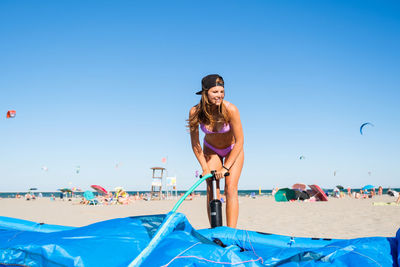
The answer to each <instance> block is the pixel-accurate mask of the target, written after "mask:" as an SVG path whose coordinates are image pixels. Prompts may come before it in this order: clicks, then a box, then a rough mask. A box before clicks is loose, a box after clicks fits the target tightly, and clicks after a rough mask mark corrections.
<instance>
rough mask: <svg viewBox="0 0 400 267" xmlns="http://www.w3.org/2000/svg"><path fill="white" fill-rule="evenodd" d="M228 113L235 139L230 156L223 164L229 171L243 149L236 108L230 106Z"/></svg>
mask: <svg viewBox="0 0 400 267" xmlns="http://www.w3.org/2000/svg"><path fill="white" fill-rule="evenodd" d="M228 112H229V119H230V125H231V128H232V131H233V136H234V137H235V146H234V147H233V149H232V151H231V154H230V156H229V157H228V158H227V160H226V161H225V162H224V166H225V167H226V168H228V169H230V168H231V167H232V165H233V164H234V163H235V161H236V159H237V157H238V156H239V154H240V152H241V151H242V149H243V143H244V137H243V128H242V122H241V121H240V114H239V110H238V108H237V107H236V106H235V105H233V104H230V105H229V109H228Z"/></svg>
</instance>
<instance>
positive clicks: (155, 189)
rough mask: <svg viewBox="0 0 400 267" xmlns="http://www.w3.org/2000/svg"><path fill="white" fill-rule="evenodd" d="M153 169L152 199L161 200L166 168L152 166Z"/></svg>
mask: <svg viewBox="0 0 400 267" xmlns="http://www.w3.org/2000/svg"><path fill="white" fill-rule="evenodd" d="M150 169H151V170H153V176H152V179H153V180H152V181H151V192H150V199H159V200H161V197H162V184H163V181H162V180H163V177H164V170H165V168H163V167H152V168H150Z"/></svg>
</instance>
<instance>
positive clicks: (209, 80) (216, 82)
mask: <svg viewBox="0 0 400 267" xmlns="http://www.w3.org/2000/svg"><path fill="white" fill-rule="evenodd" d="M214 86H222V87H223V86H224V79H223V78H222V77H221V76H220V75H218V74H210V75H207V76H205V77H204V78H203V79H202V80H201V91H198V92H197V93H196V95H201V93H202V92H203V91H207V90H208V89H210V88H212V87H214Z"/></svg>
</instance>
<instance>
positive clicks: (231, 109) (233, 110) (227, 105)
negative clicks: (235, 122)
mask: <svg viewBox="0 0 400 267" xmlns="http://www.w3.org/2000/svg"><path fill="white" fill-rule="evenodd" d="M223 105H225V108H226V109H227V110H228V112H229V113H236V112H238V111H239V110H238V108H237V107H236V106H235V105H234V104H232V103H231V102H228V101H226V100H224V102H223Z"/></svg>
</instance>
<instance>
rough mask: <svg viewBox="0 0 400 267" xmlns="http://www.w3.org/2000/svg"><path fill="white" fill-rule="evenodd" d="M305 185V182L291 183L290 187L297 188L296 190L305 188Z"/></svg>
mask: <svg viewBox="0 0 400 267" xmlns="http://www.w3.org/2000/svg"><path fill="white" fill-rule="evenodd" d="M306 187H307V186H306V185H305V184H300V183H297V184H294V185H292V189H297V190H301V191H304V190H306Z"/></svg>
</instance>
